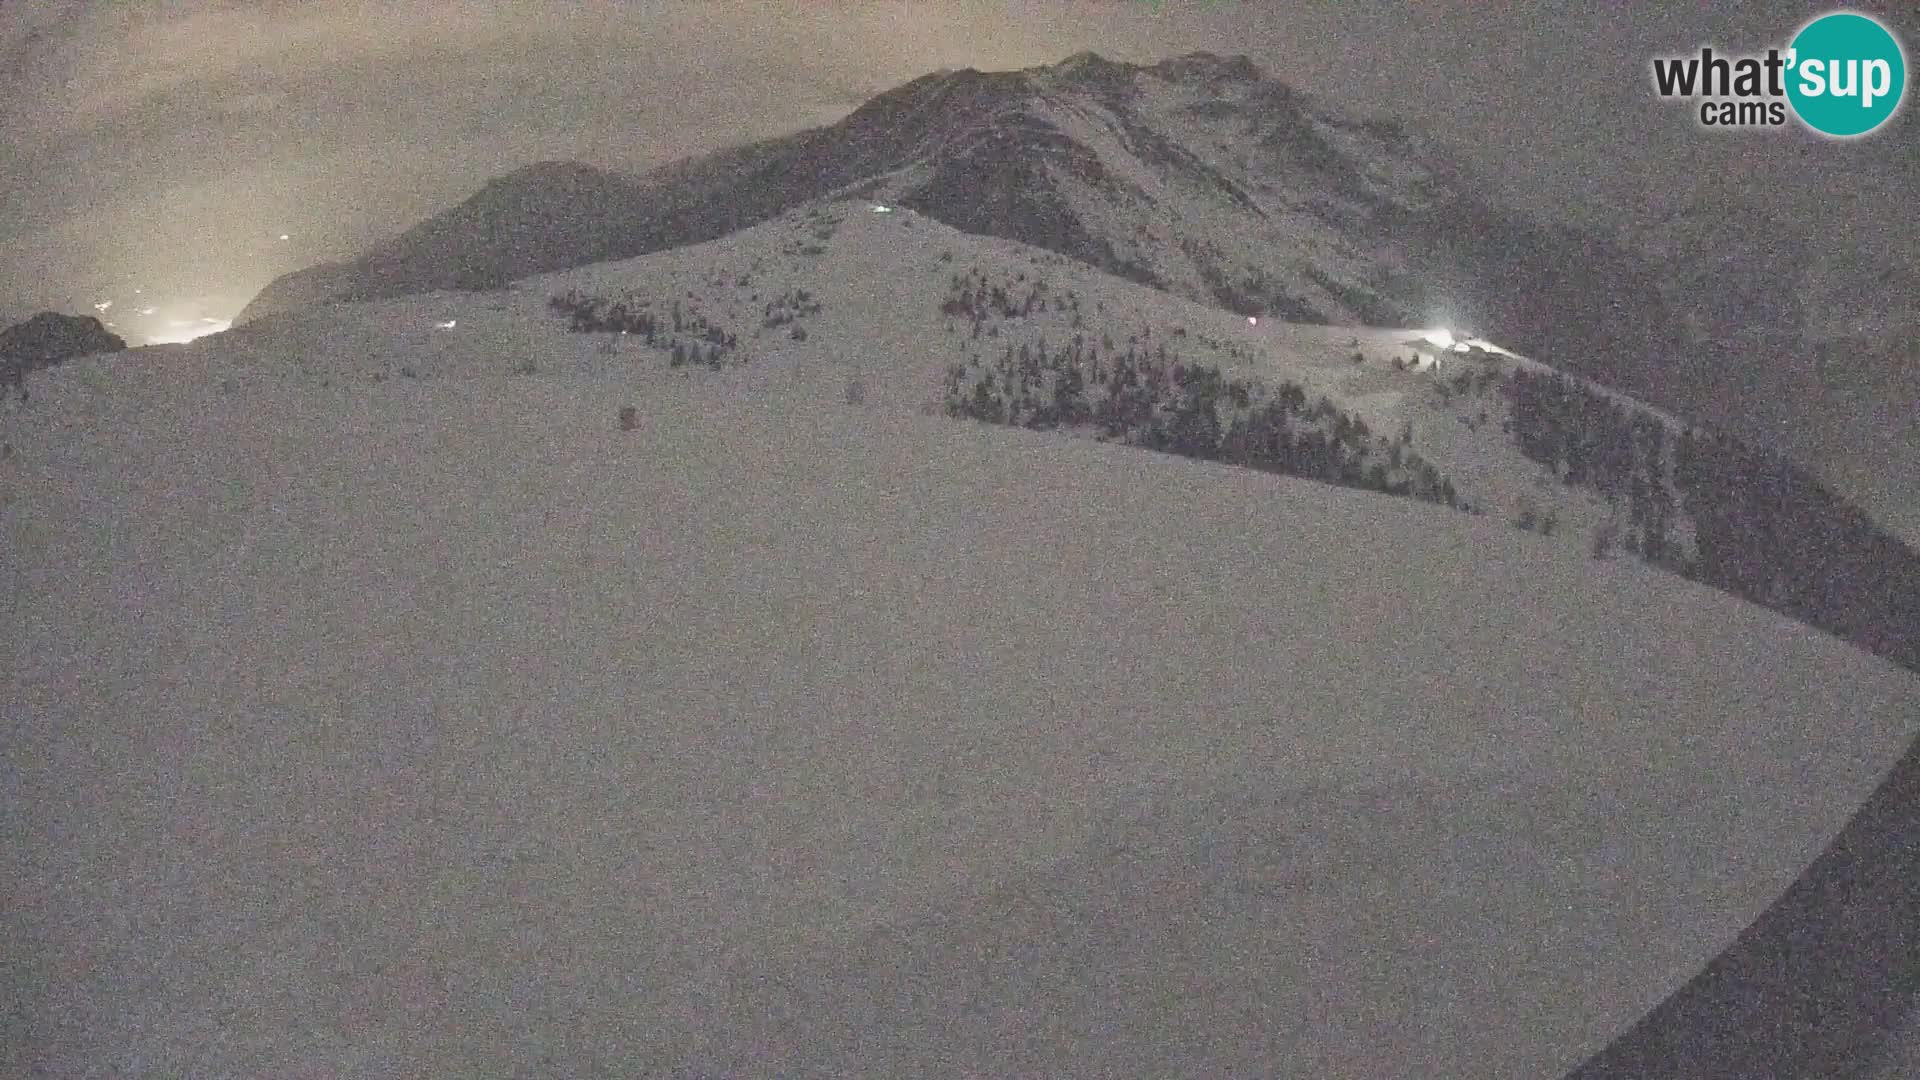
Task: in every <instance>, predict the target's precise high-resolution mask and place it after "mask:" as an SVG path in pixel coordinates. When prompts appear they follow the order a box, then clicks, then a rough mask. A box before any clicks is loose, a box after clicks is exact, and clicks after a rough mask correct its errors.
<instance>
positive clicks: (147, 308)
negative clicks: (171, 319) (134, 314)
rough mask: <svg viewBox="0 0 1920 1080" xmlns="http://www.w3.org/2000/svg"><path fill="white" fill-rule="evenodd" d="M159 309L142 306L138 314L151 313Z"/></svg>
mask: <svg viewBox="0 0 1920 1080" xmlns="http://www.w3.org/2000/svg"><path fill="white" fill-rule="evenodd" d="M159 310H160V309H159V308H157V307H143V308H141V309H140V314H142V315H151V314H153V313H154V312H156V311H159Z"/></svg>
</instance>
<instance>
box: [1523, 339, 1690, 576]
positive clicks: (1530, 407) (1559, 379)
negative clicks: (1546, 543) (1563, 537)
mask: <svg viewBox="0 0 1920 1080" xmlns="http://www.w3.org/2000/svg"><path fill="white" fill-rule="evenodd" d="M1506 386H1507V392H1508V396H1509V398H1510V400H1511V403H1512V412H1511V417H1512V419H1511V421H1510V423H1509V425H1508V427H1509V430H1510V431H1511V432H1512V434H1513V440H1514V443H1515V445H1516V446H1518V447H1519V449H1520V452H1521V453H1522V454H1524V455H1525V456H1526V457H1527V458H1529V459H1530V460H1532V461H1535V462H1538V463H1540V464H1541V465H1544V466H1546V467H1547V468H1548V469H1550V470H1552V471H1553V473H1554V475H1555V476H1557V477H1559V478H1560V480H1561V482H1562V483H1564V484H1565V485H1566V486H1568V487H1578V488H1584V489H1589V490H1592V491H1594V492H1596V493H1598V494H1599V495H1600V496H1601V497H1602V498H1604V499H1605V500H1606V501H1607V502H1608V503H1610V504H1612V505H1615V506H1618V505H1620V504H1621V503H1622V502H1624V503H1626V505H1627V507H1628V522H1627V528H1626V530H1625V533H1624V535H1623V536H1622V537H1621V541H1622V543H1623V544H1624V545H1625V546H1626V547H1627V549H1628V550H1629V551H1632V552H1633V553H1634V554H1636V555H1638V556H1640V558H1642V559H1644V560H1646V561H1647V562H1650V563H1655V564H1658V565H1662V566H1669V567H1674V568H1679V560H1680V559H1681V558H1682V553H1681V552H1679V551H1677V550H1675V545H1674V544H1673V543H1672V540H1671V537H1672V532H1673V529H1674V525H1675V516H1674V515H1675V507H1674V500H1673V490H1674V483H1673V480H1672V478H1671V473H1670V468H1669V461H1668V450H1667V442H1668V438H1667V425H1666V424H1665V423H1664V422H1663V421H1662V420H1661V419H1660V418H1659V417H1657V416H1655V415H1653V414H1652V413H1649V412H1647V411H1645V410H1644V409H1636V408H1629V407H1627V406H1625V405H1623V404H1621V403H1620V402H1618V401H1616V400H1614V399H1613V398H1611V397H1608V396H1607V395H1606V394H1603V393H1601V392H1599V391H1597V390H1595V389H1593V388H1591V387H1589V386H1587V385H1586V384H1585V383H1582V382H1578V381H1576V380H1573V379H1569V378H1567V377H1566V376H1564V375H1562V374H1560V373H1559V372H1550V373H1541V372H1535V371H1530V370H1528V369H1526V368H1516V369H1515V370H1514V371H1513V372H1512V373H1511V374H1510V375H1509V376H1508V378H1507V383H1506Z"/></svg>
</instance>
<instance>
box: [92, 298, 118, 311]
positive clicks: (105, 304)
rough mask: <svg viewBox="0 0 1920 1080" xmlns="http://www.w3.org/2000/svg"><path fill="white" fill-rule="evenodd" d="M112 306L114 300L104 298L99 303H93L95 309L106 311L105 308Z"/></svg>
mask: <svg viewBox="0 0 1920 1080" xmlns="http://www.w3.org/2000/svg"><path fill="white" fill-rule="evenodd" d="M112 306H113V301H111V300H102V301H100V302H99V303H97V304H95V305H93V310H95V311H105V310H107V309H108V308H110V307H112Z"/></svg>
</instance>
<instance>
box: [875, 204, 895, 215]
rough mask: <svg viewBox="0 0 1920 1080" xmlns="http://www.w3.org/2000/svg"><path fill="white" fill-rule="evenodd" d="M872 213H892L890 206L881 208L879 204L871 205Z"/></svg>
mask: <svg viewBox="0 0 1920 1080" xmlns="http://www.w3.org/2000/svg"><path fill="white" fill-rule="evenodd" d="M873 212H874V213H876V214H891V213H893V207H891V206H881V205H880V204H879V203H874V204H873Z"/></svg>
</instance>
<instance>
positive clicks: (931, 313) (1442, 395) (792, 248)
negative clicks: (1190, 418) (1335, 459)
mask: <svg viewBox="0 0 1920 1080" xmlns="http://www.w3.org/2000/svg"><path fill="white" fill-rule="evenodd" d="M556 300H558V301H559V302H560V303H559V304H557V305H556ZM449 324H451V325H449ZM569 325H574V326H578V327H581V328H583V329H585V330H587V331H588V332H587V333H584V334H565V333H562V332H561V331H562V330H564V329H565V328H566V327H567V326H569ZM623 330H624V331H626V332H624V333H623V332H622V331H623ZM1435 336H1436V335H1434V333H1433V330H1432V329H1431V328H1401V329H1391V328H1365V327H1328V326H1310V325H1301V324H1288V323H1280V322H1275V321H1272V320H1268V321H1265V322H1258V321H1250V320H1249V319H1246V318H1241V317H1239V316H1237V315H1234V314H1231V313H1228V312H1224V311H1221V310H1219V309H1216V308H1211V307H1207V306H1203V305H1200V304H1197V303H1193V302H1189V301H1186V300H1183V299H1180V298H1178V297H1174V296H1170V295H1168V294H1166V293H1164V292H1161V291H1158V290H1154V289H1150V288H1146V287H1143V286H1139V285H1136V284H1133V283H1130V282H1125V281H1121V280H1119V279H1116V278H1114V277H1111V276H1109V275H1106V274H1101V273H1098V272H1096V271H1094V270H1093V268H1091V267H1088V266H1086V265H1085V264H1082V263H1078V262H1075V261H1073V260H1069V259H1066V258H1064V257H1062V256H1060V255H1058V254H1055V253H1052V252H1047V251H1043V250H1039V249H1035V248H1031V247H1027V246H1025V245H1022V244H1018V243H1014V242H1010V241H1005V240H1000V239H996V238H992V237H980V236H973V235H968V234H965V233H961V232H959V231H957V230H955V229H952V228H950V227H948V226H945V225H943V224H940V223H939V222H935V221H931V220H928V219H926V218H924V217H921V216H920V215H918V214H915V213H913V212H912V211H909V210H905V209H904V208H899V207H894V206H891V205H889V204H880V203H871V202H846V201H841V202H826V203H816V204H811V205H809V206H807V207H804V208H801V209H799V210H796V211H793V212H791V213H788V214H786V215H783V216H782V217H781V218H779V219H776V220H775V221H772V222H769V223H767V224H764V225H761V226H756V227H754V228H750V229H745V230H742V231H741V232H739V233H736V234H734V235H732V236H730V237H727V238H725V239H723V240H719V241H714V242H712V243H708V244H701V245H695V246H692V247H688V248H682V249H676V250H673V251H666V252H660V253H656V254H654V255H650V256H645V257H642V258H639V259H634V260H628V261H625V262H619V263H606V264H601V265H598V266H593V267H587V268H582V269H580V270H576V271H570V272H566V273H562V274H556V275H548V276H544V277H538V278H530V279H527V280H525V281H523V282H520V283H519V284H518V285H516V286H515V287H514V288H513V289H512V290H510V291H507V292H497V293H487V294H478V295H469V294H434V295H430V296H427V297H423V298H413V299H406V300H400V301H390V302H383V303H375V304H363V305H352V306H350V307H346V308H339V309H320V310H318V311H316V312H314V313H312V314H310V315H306V316H299V317H294V316H277V317H274V318H272V319H268V320H265V321H262V322H257V323H254V324H250V325H248V326H246V327H243V328H241V329H240V330H237V331H234V332H231V333H229V334H227V335H224V336H222V337H221V338H220V339H219V341H218V344H215V345H213V346H212V348H214V349H216V350H217V351H218V352H219V353H221V354H222V355H227V356H231V357H234V358H241V357H244V358H246V359H247V360H248V362H249V364H250V365H251V366H252V367H250V369H252V368H258V369H259V370H269V369H271V367H272V365H274V364H275V363H280V364H283V365H292V366H293V367H298V368H300V369H302V370H307V371H308V372H309V373H310V374H316V375H321V376H331V377H334V378H338V379H347V378H359V377H368V376H381V377H388V376H396V375H399V376H406V375H416V376H432V375H441V374H456V375H458V374H472V373H475V372H478V371H484V370H494V371H505V370H522V371H535V372H541V371H545V372H580V371H591V372H598V373H622V374H624V373H633V374H635V375H636V376H639V377H642V378H648V379H655V380H658V379H663V378H678V379H714V380H718V381H719V382H720V383H722V384H724V385H725V386H728V387H730V388H732V389H733V391H735V392H776V393H781V394H792V393H796V392H801V391H804V392H806V393H809V394H811V395H813V396H814V397H816V398H819V399H822V400H827V399H830V398H832V397H834V396H843V395H844V394H845V393H846V392H847V390H848V388H849V386H851V385H854V384H857V385H858V391H857V392H858V393H860V394H861V395H862V396H863V398H864V400H865V401H866V402H867V404H869V405H871V406H873V407H877V408H897V409H919V410H921V411H926V412H938V411H946V406H947V402H946V401H945V400H944V397H943V385H944V384H945V383H946V380H947V379H948V376H949V374H950V369H951V368H952V367H953V366H954V365H956V364H961V365H966V366H968V367H969V368H970V371H971V372H973V373H974V374H977V373H979V372H981V371H985V370H988V369H990V368H992V367H993V366H994V365H996V364H998V363H999V362H1000V361H1002V360H1007V359H1013V358H1017V357H1020V356H1029V357H1036V358H1037V357H1041V356H1043V355H1045V356H1051V354H1052V353H1053V352H1054V351H1055V349H1056V347H1060V348H1064V347H1069V346H1075V345H1076V343H1077V345H1078V347H1081V348H1084V350H1085V351H1086V355H1088V356H1097V355H1105V356H1107V357H1109V358H1112V359H1120V358H1124V357H1126V356H1128V355H1129V354H1131V355H1133V356H1136V357H1138V358H1141V359H1142V360H1143V361H1147V362H1159V363H1162V364H1163V365H1167V366H1171V365H1173V364H1175V363H1184V364H1185V365H1187V366H1192V367H1206V368H1213V369H1217V370H1219V371H1220V372H1222V373H1223V374H1225V375H1228V376H1232V377H1238V378H1243V379H1246V380H1249V381H1251V382H1252V383H1255V384H1258V390H1260V391H1277V390H1278V389H1279V388H1281V387H1283V386H1284V385H1286V384H1289V383H1290V384H1292V385H1294V386H1296V387H1298V388H1299V391H1300V394H1301V395H1302V396H1301V400H1302V402H1303V403H1304V406H1303V407H1304V408H1311V407H1312V406H1313V405H1314V404H1315V403H1318V402H1322V401H1325V402H1327V403H1329V405H1330V406H1331V407H1333V408H1335V409H1337V410H1338V411H1339V412H1340V413H1341V414H1343V416H1344V419H1343V420H1342V421H1341V422H1342V423H1345V422H1346V421H1349V420H1350V421H1354V422H1356V423H1354V424H1353V425H1352V426H1353V427H1354V428H1355V430H1356V431H1357V432H1359V433H1361V434H1360V435H1357V436H1355V439H1356V441H1360V440H1362V439H1364V441H1365V442H1366V443H1367V445H1368V447H1369V448H1370V451H1371V452H1372V453H1374V455H1375V456H1376V457H1378V458H1379V459H1380V460H1381V461H1382V462H1385V461H1386V460H1387V458H1388V457H1389V455H1391V457H1392V459H1393V460H1394V461H1395V462H1400V461H1402V460H1403V459H1405V460H1408V461H1414V460H1424V461H1426V462H1428V463H1429V464H1430V465H1432V466H1433V467H1434V468H1435V469H1436V470H1437V473H1438V475H1439V476H1441V477H1444V478H1449V479H1451V483H1452V486H1453V488H1454V489H1455V491H1456V493H1457V496H1458V497H1457V502H1456V504H1457V505H1459V506H1460V507H1462V508H1472V509H1476V510H1477V511H1478V512H1480V513H1483V514H1490V515H1493V516H1497V517H1500V518H1502V519H1505V520H1515V519H1518V518H1520V517H1522V516H1531V517H1533V518H1535V519H1537V520H1539V521H1540V522H1541V523H1542V524H1543V525H1544V526H1545V529H1546V531H1548V532H1554V531H1558V532H1559V533H1560V534H1561V536H1562V537H1563V539H1565V540H1566V541H1567V542H1571V543H1574V544H1588V543H1590V538H1591V536H1592V535H1593V534H1594V532H1595V531H1596V530H1601V529H1612V530H1613V531H1614V532H1616V533H1619V534H1620V535H1621V539H1627V538H1628V534H1630V533H1631V531H1632V530H1631V527H1630V526H1627V525H1626V523H1625V522H1623V521H1620V520H1616V519H1618V518H1619V516H1620V513H1621V510H1620V508H1619V507H1616V506H1610V505H1609V504H1608V503H1607V502H1606V500H1604V499H1602V498H1600V497H1599V496H1597V495H1594V494H1592V493H1586V492H1582V491H1580V490H1578V489H1574V488H1569V487H1568V486H1567V485H1565V484H1563V483H1560V482H1559V481H1558V479H1557V478H1556V477H1554V476H1553V474H1552V471H1551V470H1549V469H1547V468H1545V467H1543V466H1541V465H1539V464H1536V463H1534V462H1531V461H1528V460H1527V459H1526V458H1525V457H1524V456H1523V455H1522V454H1521V453H1520V452H1519V451H1518V450H1517V449H1516V447H1515V445H1514V440H1513V438H1512V437H1511V435H1510V433H1509V431H1508V430H1506V429H1508V428H1510V427H1511V424H1510V422H1508V420H1507V413H1508V409H1509V406H1508V405H1507V404H1506V403H1505V402H1504V401H1503V400H1502V399H1501V396H1500V393H1499V391H1498V388H1499V387H1500V386H1501V385H1503V384H1504V382H1505V381H1506V379H1507V377H1508V375H1509V373H1510V372H1512V371H1513V370H1515V369H1523V370H1527V371H1536V372H1538V371H1545V370H1546V369H1545V368H1543V367H1542V366H1541V365H1538V364H1535V363H1533V362H1530V361H1526V360H1523V359H1521V358H1518V357H1515V356H1513V355H1511V354H1509V353H1505V352H1504V351H1502V350H1499V349H1498V348H1497V347H1492V348H1491V349H1474V350H1471V351H1470V352H1456V351H1450V350H1449V349H1447V348H1444V347H1442V346H1441V345H1439V344H1436V342H1435V341H1434V340H1430V339H1431V338H1434V337H1435ZM476 348H479V349H481V351H480V352H478V353H477V352H476ZM969 377H972V376H971V375H970V376H969ZM1003 389H1005V387H1003ZM1656 415H1657V414H1656ZM1331 419H1334V418H1332V417H1327V416H1322V417H1320V418H1319V420H1318V422H1319V425H1320V426H1321V427H1327V428H1329V429H1331V427H1332V426H1333V425H1332V424H1331V423H1328V421H1329V420H1331ZM1661 420H1662V422H1663V423H1664V424H1666V425H1668V426H1672V427H1676V428H1677V426H1678V425H1677V424H1676V423H1675V422H1674V421H1672V419H1671V418H1668V417H1664V416H1662V417H1661ZM1016 422H1017V421H1016ZM1308 426H1310V423H1309V422H1303V424H1302V428H1303V429H1304V428H1306V427H1308ZM1079 433H1081V434H1087V435H1098V434H1100V432H1098V431H1097V430H1094V426H1092V425H1082V430H1080V432H1079ZM1396 444H1397V445H1398V446H1399V449H1398V450H1396V449H1395V446H1396ZM1395 468H1396V469H1398V468H1399V465H1397V464H1396V465H1395ZM1674 543H1675V545H1676V558H1684V557H1687V556H1686V554H1685V547H1686V537H1685V535H1684V529H1683V528H1676V535H1675V537H1674Z"/></svg>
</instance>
